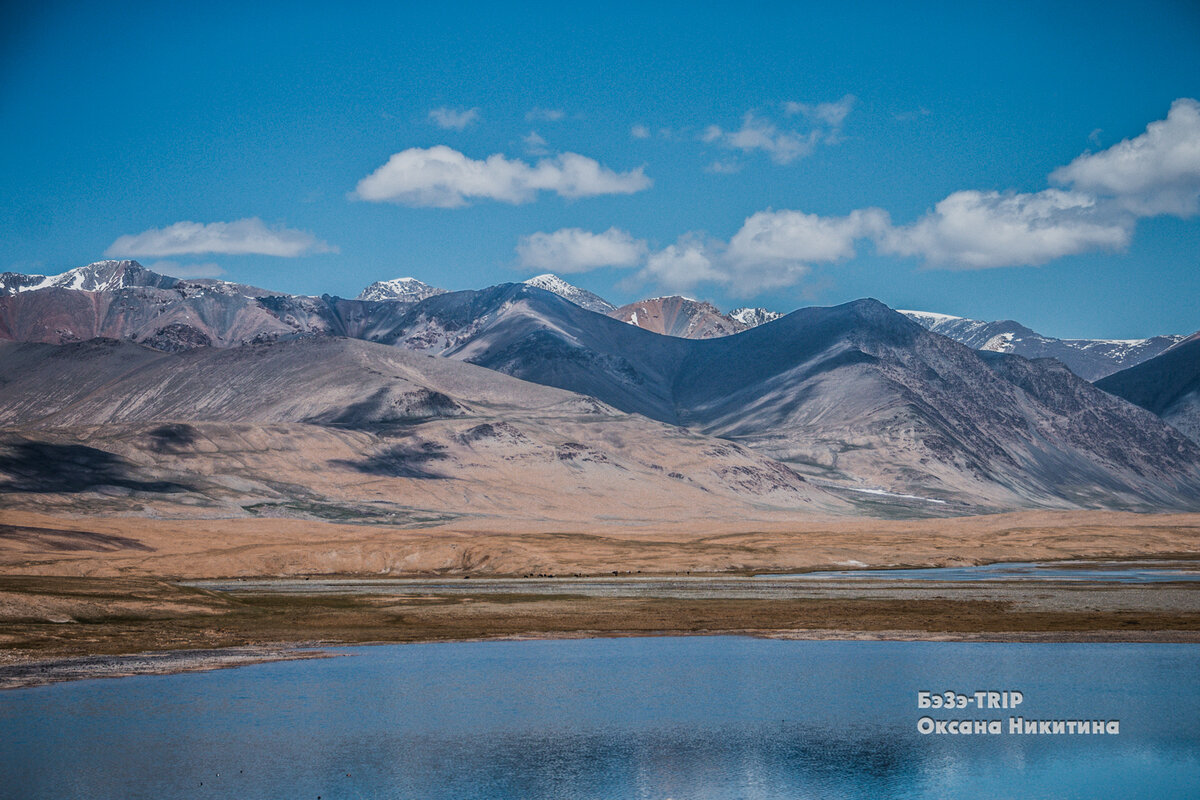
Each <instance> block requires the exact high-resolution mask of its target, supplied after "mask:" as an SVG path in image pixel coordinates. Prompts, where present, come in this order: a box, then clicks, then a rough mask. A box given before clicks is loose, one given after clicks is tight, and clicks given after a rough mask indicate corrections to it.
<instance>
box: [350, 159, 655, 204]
mask: <svg viewBox="0 0 1200 800" xmlns="http://www.w3.org/2000/svg"><path fill="white" fill-rule="evenodd" d="M651 184H652V181H651V180H650V179H649V178H648V177H646V175H645V171H644V169H643V168H642V167H638V168H637V169H634V170H629V171H627V172H615V171H613V170H611V169H609V168H608V167H605V166H602V165H601V164H600V163H598V162H597V161H595V160H594V159H591V158H587V157H586V156H581V155H579V154H577V153H560V154H559V155H557V156H555V157H553V158H545V159H542V160H541V161H538V162H537V163H536V164H528V163H526V162H524V161H521V160H519V159H508V158H505V157H504V156H503V155H501V154H499V153H496V154H494V155H491V156H488V157H487V158H486V159H484V160H476V159H472V158H468V157H467V156H465V155H463V154H462V153H460V152H458V151H457V150H453V149H451V148H449V147H446V146H445V145H437V146H436V147H430V148H420V147H413V148H409V149H408V150H404V151H401V152H399V153H396V154H395V155H393V156H392V157H391V158H389V159H388V161H387V163H386V164H384V165H383V166H381V167H379V169H377V170H375V171H374V172H372V173H371V174H370V175H368V176H367V177H365V178H363V179H362V180H361V181H359V182H358V186H357V188H356V189H355V192H354V196H356V197H358V198H359V199H362V200H371V201H376V202H385V201H386V202H393V203H401V204H403V205H410V206H434V207H438V208H457V207H460V206H465V205H467V203H469V202H470V201H472V200H480V199H486V200H496V201H499V202H502V203H514V204H517V203H527V202H529V201H531V200H533V199H534V197H535V196H536V195H537V193H538V192H540V191H548V192H554V193H555V194H558V195H560V196H561V197H568V198H576V197H592V196H595V195H606V194H633V193H634V192H640V191H642V190H644V189H648V188H649V187H650V186H651Z"/></svg>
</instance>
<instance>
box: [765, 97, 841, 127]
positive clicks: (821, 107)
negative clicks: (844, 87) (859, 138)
mask: <svg viewBox="0 0 1200 800" xmlns="http://www.w3.org/2000/svg"><path fill="white" fill-rule="evenodd" d="M857 102H858V99H857V98H856V97H855V96H854V95H852V94H848V95H846V96H844V97H843V98H842V99H841V100H838V101H837V102H834V103H797V102H795V101H793V100H788V101H787V102H785V103H784V104H783V113H784V114H787V115H788V116H789V117H794V116H796V115H797V114H799V115H801V116H804V117H806V118H808V119H809V120H811V121H812V122H816V123H821V124H823V125H825V126H826V127H827V128H829V129H830V130H833V131H841V129H842V123H844V122H845V121H846V117H848V116H849V115H850V112H851V111H852V110H853V109H854V104H855V103H857Z"/></svg>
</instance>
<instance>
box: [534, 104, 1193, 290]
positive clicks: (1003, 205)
mask: <svg viewBox="0 0 1200 800" xmlns="http://www.w3.org/2000/svg"><path fill="white" fill-rule="evenodd" d="M849 108H850V103H849V102H847V103H846V104H844V105H842V106H838V105H837V104H825V105H824V106H811V107H809V106H800V105H799V104H797V105H796V106H795V107H794V108H790V107H789V109H788V110H789V111H790V112H791V113H794V114H804V115H806V116H810V117H812V118H815V119H820V120H822V121H823V122H825V123H827V124H829V125H830V126H831V127H836V126H837V125H839V124H840V122H841V120H843V119H844V118H845V113H848V110H849ZM757 125H758V121H757V120H755V119H754V118H752V117H747V124H746V125H744V126H743V128H744V129H747V130H749V129H753V128H755V126H757ZM714 135H719V136H720V137H729V136H730V134H727V133H724V132H720V133H719V134H714ZM756 135H761V139H760V140H754V141H757V143H756V144H753V145H752V146H753V148H755V149H762V150H764V151H767V152H769V153H783V154H790V153H794V152H796V151H795V148H794V146H793V145H787V144H781V143H780V141H779V136H780V134H779V131H778V130H768V129H765V128H764V129H762V130H761V131H759V134H756ZM731 141H732V140H731ZM744 143H745V144H746V146H747V147H748V148H749V147H750V146H751V143H752V140H751V139H750V138H749V134H747V138H746V140H745V142H744ZM789 147H791V148H792V149H790V150H789V149H787V148H789ZM1050 179H1051V180H1052V181H1053V182H1055V183H1057V184H1059V186H1060V187H1061V188H1048V189H1044V190H1042V191H1039V192H1031V193H1022V192H1014V191H1009V192H996V191H976V190H964V191H958V192H954V193H952V194H950V195H949V196H947V197H946V198H944V199H943V200H941V201H940V202H938V203H937V204H936V205H935V206H934V207H933V209H931V210H930V211H928V212H927V213H925V214H924V215H922V216H921V217H920V218H918V219H917V220H915V221H913V222H911V223H909V224H906V225H895V224H893V223H892V221H891V219H890V218H889V216H888V214H887V213H886V212H884V211H883V210H881V209H877V208H866V209H859V210H856V211H853V212H851V213H850V214H847V215H846V216H820V215H817V214H806V213H804V212H801V211H793V210H780V211H774V210H767V211H760V212H758V213H756V214H752V215H750V216H749V217H747V218H746V220H745V221H744V222H743V224H742V226H741V228H740V229H739V230H738V231H737V232H736V233H735V234H734V235H733V236H732V237H730V239H729V241H728V242H724V241H721V240H719V239H715V238H712V237H708V236H705V235H704V234H701V233H689V234H686V235H685V236H683V237H680V239H679V240H678V241H676V242H675V243H674V244H670V245H667V246H666V247H663V248H661V249H659V250H650V249H645V250H644V251H643V253H644V257H643V258H642V259H640V260H639V261H637V262H636V265H637V266H640V269H639V271H638V273H637V276H638V278H639V279H641V280H642V281H646V282H654V283H657V284H658V285H659V286H661V287H663V288H665V289H668V290H673V291H686V290H689V289H692V288H693V287H695V286H696V285H698V284H701V283H716V284H721V285H724V286H725V287H727V289H728V291H730V293H732V294H741V295H753V294H756V293H758V292H761V291H764V290H767V289H772V288H777V287H781V286H788V285H792V284H795V283H797V282H798V281H799V280H801V279H802V278H803V277H804V276H805V275H807V274H808V273H809V272H810V271H811V268H812V267H813V266H814V265H817V264H831V263H836V262H839V261H844V260H847V259H850V258H852V257H854V256H855V254H856V253H857V252H858V248H859V245H860V243H862V242H864V241H867V242H871V243H872V244H873V245H874V247H875V248H876V250H877V251H878V252H881V253H886V254H890V255H898V256H908V257H917V258H920V259H922V261H923V262H924V263H925V264H926V265H928V266H931V267H938V268H943V269H989V268H994V267H1006V266H1018V265H1028V266H1037V265H1040V264H1045V263H1047V262H1049V261H1051V260H1053V259H1056V258H1062V257H1063V256H1069V255H1075V254H1079V253H1085V252H1091V251H1095V250H1119V249H1122V248H1124V247H1126V246H1128V244H1129V242H1130V240H1131V238H1132V236H1133V233H1134V229H1135V227H1136V225H1137V221H1138V219H1139V218H1142V217H1147V216H1155V215H1160V214H1172V215H1176V216H1180V217H1188V216H1192V215H1195V214H1197V213H1200V103H1197V102H1196V101H1195V100H1190V99H1180V100H1177V101H1175V103H1174V104H1172V106H1171V110H1170V113H1169V114H1168V115H1167V118H1166V119H1165V120H1159V121H1156V122H1152V123H1150V124H1149V125H1148V126H1147V127H1146V131H1145V133H1143V134H1141V135H1139V136H1137V137H1135V138H1132V139H1128V140H1125V141H1122V142H1120V143H1118V144H1116V145H1113V146H1112V147H1110V148H1108V149H1106V150H1103V151H1100V152H1098V153H1085V154H1084V155H1082V156H1080V157H1079V158H1077V159H1075V160H1074V161H1072V162H1071V163H1070V164H1068V165H1067V166H1065V167H1062V168H1060V169H1057V170H1055V171H1054V172H1053V173H1052V174H1051V176H1050ZM571 230H577V229H571ZM560 233H561V232H560ZM579 233H582V232H579ZM541 235H543V236H547V237H554V236H556V235H557V234H541ZM588 235H590V234H588ZM605 236H610V237H619V238H621V239H622V240H627V241H634V240H633V238H632V236H630V234H628V233H625V232H623V231H616V230H613V229H610V230H609V231H608V232H606V234H605ZM631 260H632V257H630V258H628V259H627V260H626V262H625V264H626V265H631V266H632V265H634V264H631V263H630V262H631ZM571 263H572V264H574V265H575V271H580V270H582V269H585V268H586V267H584V266H582V263H583V262H581V261H578V260H576V261H574V262H571ZM605 263H606V264H616V262H615V261H608V262H605ZM618 265H619V264H618ZM538 268H539V269H549V270H553V269H557V268H559V266H558V264H556V263H554V262H553V259H552V258H547V260H545V261H544V262H542V263H539V265H538Z"/></svg>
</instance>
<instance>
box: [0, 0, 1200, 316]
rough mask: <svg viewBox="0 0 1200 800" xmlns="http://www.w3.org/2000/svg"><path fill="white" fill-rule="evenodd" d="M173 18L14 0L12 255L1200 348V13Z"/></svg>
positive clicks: (275, 7) (472, 9) (9, 163)
mask: <svg viewBox="0 0 1200 800" xmlns="http://www.w3.org/2000/svg"><path fill="white" fill-rule="evenodd" d="M172 5H173V4H157V3H156V4H151V3H119V2H117V3H61V2H48V3H45V4H28V6H29V7H28V8H24V9H21V8H14V7H13V6H14V4H6V5H5V6H4V11H3V12H2V13H3V15H4V17H3V18H2V19H0V28H2V29H3V33H0V37H3V38H2V39H0V153H2V154H3V155H0V159H2V162H0V164H2V166H0V204H2V206H0V208H2V213H0V269H6V270H14V271H20V272H38V273H53V272H60V271H62V270H64V269H67V268H70V267H73V266H77V265H79V264H83V263H87V262H89V261H93V260H97V259H99V258H102V257H104V256H105V254H106V253H108V254H111V255H114V256H116V255H120V256H126V255H128V256H131V257H136V258H137V259H138V260H139V261H141V262H142V263H143V264H146V265H148V266H153V265H158V268H159V269H160V270H161V271H164V272H168V273H172V272H175V273H180V272H182V273H188V274H194V275H203V274H207V275H218V274H219V276H220V277H223V278H225V279H229V280H237V281H242V282H246V283H252V284H256V285H260V286H266V287H269V288H274V289H280V290H285V291H291V292H297V293H306V294H317V293H322V292H329V293H331V294H339V295H342V296H351V297H352V296H354V295H355V294H357V293H358V292H359V291H360V290H361V288H362V287H363V286H365V285H366V284H367V283H369V282H371V281H373V280H377V279H381V278H390V277H397V276H402V275H414V276H416V277H418V278H421V279H422V280H425V281H427V282H429V283H432V284H435V285H439V286H443V287H445V288H448V289H463V288H477V287H482V286H486V285H490V284H494V283H500V282H504V281H510V280H520V279H523V278H525V277H528V276H530V275H532V274H536V273H538V272H545V271H554V272H558V273H559V274H562V275H563V277H565V278H567V279H568V280H570V281H572V282H573V283H576V284H578V285H581V286H584V287H586V288H588V289H591V290H593V291H596V292H598V293H599V294H601V295H604V296H606V297H608V298H609V299H611V300H613V301H614V302H618V303H621V302H628V301H632V300H634V299H637V298H640V297H645V296H652V295H657V294H666V293H674V292H679V293H683V294H687V295H689V296H693V297H700V298H704V299H710V300H713V301H714V302H716V303H717V304H718V305H719V306H721V307H722V308H724V309H729V308H731V307H733V306H736V305H762V306H766V307H768V308H774V309H777V310H781V311H786V310H791V309H793V308H796V307H799V306H803V305H813V304H819V305H828V304H833V303H839V302H843V301H846V300H850V299H854V298H857V297H864V296H872V297H877V298H879V299H880V300H883V301H884V302H886V303H888V304H889V305H891V306H893V307H897V308H916V309H923V310H934V311H943V312H948V313H954V314H960V315H964V316H973V317H979V318H985V319H999V318H1014V319H1018V320H1020V321H1022V322H1024V323H1025V324H1027V325H1030V326H1031V327H1033V328H1035V329H1037V330H1039V331H1042V332H1043V333H1047V334H1050V335H1058V336H1095V337H1122V338H1124V337H1136V336H1145V335H1151V334H1155V333H1163V332H1183V333H1188V332H1191V331H1194V330H1196V329H1198V328H1200V303H1198V302H1197V300H1196V298H1197V297H1200V216H1197V214H1196V211H1197V208H1196V198H1197V197H1198V196H1200V105H1197V104H1196V103H1195V102H1190V103H1189V98H1190V99H1200V7H1198V6H1197V5H1196V4H1195V3H1192V2H1184V1H1181V2H1158V3H1155V2H1150V3H1144V4H1142V5H1141V6H1139V7H1138V9H1137V11H1136V13H1133V12H1131V10H1130V8H1129V6H1128V4H1124V3H1122V4H1117V3H1092V4H1089V5H1087V6H1086V7H1083V6H1079V5H1078V4H1076V3H1020V2H1016V3H1008V4H995V6H996V7H991V8H975V9H972V8H964V7H961V6H962V5H965V4H959V3H924V4H917V5H911V4H896V3H879V4H803V3H780V4H771V3H747V2H741V3H736V4H694V3H689V4H656V5H653V6H650V7H647V6H645V5H644V4H629V5H622V4H607V5H605V6H604V7H603V8H599V7H597V8H592V9H570V8H563V7H562V4H557V3H556V4H543V5H538V4H524V5H521V6H499V5H495V4H478V5H474V4H460V5H455V6H446V7H442V6H438V7H434V6H433V4H420V5H417V4H412V5H407V4H399V3H380V4H367V3H358V4H349V5H343V6H341V7H338V8H334V7H333V6H332V4H330V5H319V4H305V3H287V4H282V3H280V4H272V3H261V4H247V3H244V2H243V3H236V4H227V3H222V2H211V3H207V4H202V5H201V4H187V6H188V7H186V8H184V7H178V8H175V7H171V6H172ZM1147 126H1150V129H1149V130H1148V127H1147ZM531 134H532V135H531ZM1126 140H1128V141H1127V142H1126V144H1124V145H1122V142H1123V141H1126ZM187 223H190V224H187Z"/></svg>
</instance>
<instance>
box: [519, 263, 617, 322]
mask: <svg viewBox="0 0 1200 800" xmlns="http://www.w3.org/2000/svg"><path fill="white" fill-rule="evenodd" d="M522 283H524V284H525V285H526V286H532V287H534V288H535V289H545V290H546V291H547V292H553V293H554V294H556V295H558V296H559V297H561V298H563V299H564V300H570V301H571V302H572V303H574V304H575V305H577V306H579V307H580V308H586V309H587V310H588V311H595V312H596V313H597V314H607V313H609V312H610V311H612V310H613V309H614V308H616V306H614V305H613V304H612V303H610V302H608V301H607V300H605V299H604V298H603V297H601V296H600V295H598V294H594V293H592V292H589V291H588V290H587V289H580V288H579V287H578V286H574V285H572V284H569V283H567V282H566V281H564V280H563V279H562V278H560V277H558V276H557V275H554V274H552V273H549V272H548V273H546V274H545V275H538V276H536V277H533V278H530V279H529V280H527V281H522Z"/></svg>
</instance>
